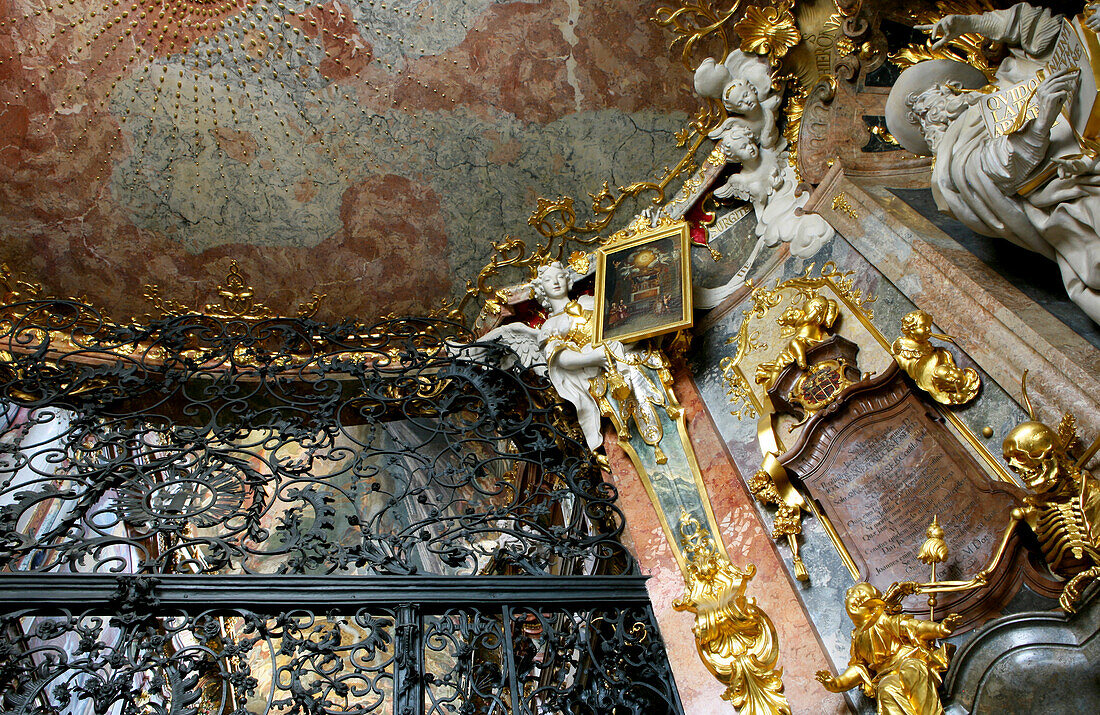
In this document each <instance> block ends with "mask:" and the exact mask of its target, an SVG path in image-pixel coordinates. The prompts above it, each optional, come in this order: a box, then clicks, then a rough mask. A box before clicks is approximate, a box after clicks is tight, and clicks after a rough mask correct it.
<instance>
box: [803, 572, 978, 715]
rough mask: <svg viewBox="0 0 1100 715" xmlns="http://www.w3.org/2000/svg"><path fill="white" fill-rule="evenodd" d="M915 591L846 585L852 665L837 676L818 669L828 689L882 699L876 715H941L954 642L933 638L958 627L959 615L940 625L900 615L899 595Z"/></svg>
mask: <svg viewBox="0 0 1100 715" xmlns="http://www.w3.org/2000/svg"><path fill="white" fill-rule="evenodd" d="M909 592H911V591H905V590H898V591H897V592H894V591H893V590H891V593H890V594H888V595H887V596H883V595H882V593H881V592H880V591H879V590H878V589H877V588H875V587H874V586H872V585H871V584H869V583H866V582H864V583H857V584H856V585H855V586H852V587H851V588H849V589H848V591H847V593H846V594H845V597H844V607H845V609H846V610H847V611H848V616H849V617H850V618H851V619H852V622H853V623H854V624H855V628H854V629H853V630H852V658H851V660H850V661H849V665H848V668H847V669H846V670H845V671H844V672H843V673H841V674H840V675H836V676H834V675H833V674H832V673H830V672H829V671H827V670H819V671H818V672H817V679H818V680H819V681H820V682H821V684H822V685H824V686H825V689H826V690H828V691H830V692H833V693H840V692H843V691H845V690H851V689H852V688H854V687H856V686H860V687H861V688H862V689H863V693H864V694H865V695H867V697H871V698H875V699H876V701H877V702H878V710H877V712H878V715H943V705H942V704H941V703H940V695H939V692H938V689H939V686H940V683H941V682H942V679H943V673H944V671H946V670H947V665H948V661H949V659H950V657H951V650H952V649H953V648H952V646H949V645H941V646H939V647H933V644H932V643H933V641H935V640H936V639H937V638H944V637H946V636H948V635H950V634H951V632H952V631H954V630H955V626H956V625H957V624H958V622H959V617H958V615H955V614H952V615H950V616H947V617H946V618H944V619H943V621H941V622H939V623H937V622H936V621H924V620H920V619H918V618H912V617H910V616H905V615H902V613H901V599H902V597H903V596H904V595H905V594H906V593H909Z"/></svg>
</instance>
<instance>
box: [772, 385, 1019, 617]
mask: <svg viewBox="0 0 1100 715" xmlns="http://www.w3.org/2000/svg"><path fill="white" fill-rule="evenodd" d="M780 461H781V462H782V463H783V466H784V467H785V468H786V469H787V470H789V471H790V472H791V473H792V474H793V475H794V476H796V477H797V479H798V480H799V481H801V483H802V485H803V486H804V487H805V489H806V490H807V491H808V492H809V493H810V495H811V496H812V497H813V498H814V499H815V500H816V501H817V502H818V503H819V504H820V506H821V508H822V510H823V511H824V512H825V514H826V515H827V516H828V517H829V519H830V520H831V521H832V523H833V526H834V527H835V528H836V530H837V532H838V534H839V536H840V538H841V540H842V541H843V542H844V544H845V546H846V547H847V549H848V551H849V552H850V554H851V555H852V558H853V560H855V562H856V564H857V566H858V567H859V569H860V570H861V572H862V576H863V578H865V579H866V580H868V581H870V582H871V583H872V584H874V585H875V586H876V587H878V588H880V589H882V590H885V589H886V588H888V587H889V586H890V584H892V583H894V582H896V581H927V580H928V578H929V576H930V569H929V567H928V566H926V565H925V564H922V563H921V562H919V561H918V560H917V556H916V552H917V549H918V548H919V547H920V545H921V543H923V541H924V540H925V538H926V537H925V530H926V529H927V528H928V525H929V523H930V522H931V521H932V517H933V516H937V517H938V518H939V523H940V525H941V526H942V527H943V530H944V532H945V534H946V540H947V543H948V547H949V548H950V552H951V553H950V556H949V557H948V559H947V561H946V562H945V563H943V564H940V565H939V566H938V567H937V578H939V579H941V580H945V579H966V578H971V577H973V576H974V575H975V574H976V573H977V572H978V571H979V570H980V569H981V568H982V567H983V566H984V565H985V564H986V563H987V562H988V561H989V559H990V558H991V557H992V555H993V552H994V551H995V550H996V548H997V544H998V541H999V539H1000V537H1001V534H1002V532H1003V530H1004V528H1005V526H1006V525H1007V521H1008V516H1009V513H1010V512H1011V510H1012V509H1013V507H1015V506H1016V505H1017V503H1018V500H1019V498H1020V497H1021V496H1022V492H1021V491H1020V490H1019V489H1017V488H1016V487H1014V486H1013V485H1008V484H1004V483H1003V482H998V481H994V480H992V479H991V478H990V477H989V476H988V475H987V474H986V472H985V471H984V470H983V469H982V468H981V466H980V465H979V464H978V463H977V461H976V460H975V459H974V458H973V457H972V456H971V455H970V454H969V453H968V452H967V451H966V450H965V449H964V448H963V446H962V444H961V443H960V442H959V440H958V439H957V438H956V437H955V436H954V435H953V434H952V433H951V432H950V431H949V430H948V428H947V427H946V426H945V425H944V424H943V422H942V420H941V418H940V417H939V415H938V414H937V413H936V412H935V411H934V408H932V407H931V406H930V405H927V404H926V403H925V402H924V401H923V400H922V399H921V398H920V397H919V396H918V395H917V394H914V392H913V391H912V389H911V387H910V385H909V384H908V381H907V380H906V379H905V378H904V376H903V375H902V373H901V372H900V370H898V369H897V366H896V365H892V366H891V367H890V368H888V369H887V370H886V371H885V372H884V373H883V374H882V375H879V376H876V377H873V378H870V379H867V380H864V381H862V382H859V383H857V384H855V385H852V386H851V387H848V388H847V389H846V390H845V391H844V392H843V393H842V395H841V396H840V397H839V398H838V399H837V400H836V401H835V402H834V403H833V404H832V405H830V406H829V408H827V409H826V410H823V411H822V412H821V413H819V414H817V415H815V416H814V417H813V418H811V420H810V422H809V423H807V426H806V429H805V430H804V431H803V433H802V434H801V435H800V437H799V440H798V442H797V443H796V444H795V445H794V446H793V447H792V448H791V449H790V450H789V451H788V452H787V453H786V454H785V455H783V456H781V457H780ZM1013 572H1015V569H1012V568H1009V569H1003V570H1001V571H1000V572H999V573H998V574H995V575H994V578H995V579H996V580H997V581H996V583H992V584H990V585H989V586H987V587H985V588H983V589H981V590H978V591H971V592H968V593H958V594H943V595H942V596H940V605H939V606H937V610H938V611H939V612H942V613H947V612H958V613H960V615H962V616H963V617H964V622H973V621H975V620H978V619H980V618H981V616H983V615H984V614H986V613H988V612H991V611H995V610H996V609H997V608H998V607H999V605H1000V604H1001V603H1003V602H1004V600H1005V598H1007V597H1010V596H1011V593H1010V592H1014V591H1015V589H1016V588H1018V584H1019V579H1018V578H1016V575H1015V574H1014V573H1013Z"/></svg>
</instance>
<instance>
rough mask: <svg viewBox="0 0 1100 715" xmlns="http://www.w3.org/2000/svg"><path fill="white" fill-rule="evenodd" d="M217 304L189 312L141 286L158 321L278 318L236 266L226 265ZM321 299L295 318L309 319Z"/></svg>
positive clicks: (150, 287) (315, 295)
mask: <svg viewBox="0 0 1100 715" xmlns="http://www.w3.org/2000/svg"><path fill="white" fill-rule="evenodd" d="M216 292H217V294H218V296H219V297H220V298H221V302H220V303H207V304H206V305H204V306H203V307H202V308H191V307H189V306H187V305H186V304H184V303H182V302H180V301H178V300H173V299H172V298H168V297H166V296H164V295H162V294H161V291H160V287H159V286H156V285H147V286H145V292H144V295H145V298H146V300H148V301H149V302H150V303H152V304H153V308H155V309H156V310H157V312H158V313H160V315H161V316H162V317H175V316H180V315H187V314H201V315H208V316H210V317H212V318H224V319H227V320H268V319H270V318H275V317H279V316H277V315H276V314H275V313H274V312H272V310H271V309H270V308H268V307H267V305H265V304H264V303H262V302H260V301H259V300H257V299H256V289H255V288H253V287H252V286H251V285H249V284H248V279H247V278H246V277H245V275H244V273H242V272H241V267H240V264H238V263H237V262H236V261H230V262H229V271H228V273H226V276H225V282H224V283H223V284H222V285H219V286H218V287H217V289H216ZM324 299H325V294H324V293H316V292H314V293H313V294H312V299H311V300H310V301H308V302H306V303H302V304H300V305H299V306H298V311H297V317H299V318H312V317H313V316H314V315H315V314H316V313H317V309H318V308H319V307H320V305H321V301H322V300H324Z"/></svg>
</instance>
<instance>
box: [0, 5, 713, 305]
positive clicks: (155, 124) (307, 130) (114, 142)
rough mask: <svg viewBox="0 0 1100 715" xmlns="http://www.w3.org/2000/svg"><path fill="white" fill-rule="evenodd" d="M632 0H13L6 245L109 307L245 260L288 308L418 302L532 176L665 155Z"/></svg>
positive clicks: (446, 290) (502, 221)
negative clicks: (311, 301)
mask: <svg viewBox="0 0 1100 715" xmlns="http://www.w3.org/2000/svg"><path fill="white" fill-rule="evenodd" d="M656 7H657V3H650V2H641V3H639V2H637V1H636V0H602V1H601V2H595V0H550V1H548V2H507V1H504V2H494V1H493V0H387V1H386V2H381V1H379V0H327V1H325V2H317V1H313V2H311V1H310V0H283V1H281V2H280V1H273V0H257V1H252V0H0V101H2V106H0V245H2V248H0V260H2V261H4V262H6V263H7V264H8V265H9V266H10V267H11V268H12V269H14V270H16V271H20V272H23V273H25V274H26V275H27V276H29V277H30V278H31V279H33V280H35V281H39V282H41V283H43V284H44V285H45V287H46V289H47V290H48V291H49V292H51V293H54V294H59V295H74V296H77V295H80V296H86V297H87V298H89V299H90V300H91V301H92V302H93V303H95V304H98V305H101V306H103V307H105V308H106V309H107V310H108V311H109V312H110V313H111V314H113V315H116V316H120V317H126V316H133V315H143V314H146V313H148V312H149V311H150V305H149V303H148V301H147V300H146V299H145V298H143V296H142V294H143V286H144V285H145V284H156V285H158V286H159V287H160V290H161V293H162V295H165V296H169V297H171V298H174V299H176V300H179V301H182V302H184V303H187V304H189V305H201V304H202V302H203V301H204V300H206V299H209V298H210V297H211V291H212V290H213V288H214V286H216V285H218V284H219V283H221V282H224V278H225V276H226V274H227V272H228V269H229V263H230V260H231V259H236V260H237V261H239V263H240V265H241V268H242V270H243V271H244V273H245V274H246V276H248V278H249V279H250V282H251V283H252V284H253V285H255V286H256V288H257V297H258V298H261V299H263V300H264V301H265V302H266V303H267V304H268V305H269V306H270V307H271V308H273V309H275V310H277V311H280V312H289V313H293V311H294V307H295V306H296V305H297V303H298V302H299V301H302V300H305V299H308V298H309V294H310V292H311V291H314V290H316V291H319V292H324V293H327V294H328V298H327V299H326V301H325V302H324V303H323V304H322V308H321V311H320V313H319V315H321V316H323V317H328V318H334V317H337V316H353V317H360V318H364V319H367V318H370V317H373V316H376V315H380V314H383V313H388V312H391V311H392V312H420V311H424V310H427V309H429V308H431V307H435V306H436V305H437V304H438V303H439V301H440V300H441V299H443V298H445V297H447V296H453V295H456V294H457V293H458V292H460V291H461V290H462V288H463V287H464V285H465V282H466V280H467V279H469V278H472V277H474V275H475V274H476V272H477V270H478V268H479V267H480V266H481V265H483V264H484V263H485V261H486V260H487V258H488V255H489V242H490V241H491V240H499V239H501V238H502V237H504V236H505V235H506V234H510V235H513V236H517V237H523V238H527V239H537V238H538V236H537V234H535V233H534V231H533V229H532V228H531V227H530V226H528V225H527V217H528V216H529V215H530V213H531V211H532V209H533V208H534V206H535V203H536V198H537V197H539V196H546V197H548V198H554V197H557V196H560V195H569V196H575V197H578V201H580V200H581V199H583V198H585V197H586V195H587V193H588V192H590V191H595V190H596V189H597V188H598V187H599V186H600V185H601V184H602V182H603V181H604V180H610V181H611V182H612V183H613V184H615V183H625V182H630V181H634V180H638V179H642V178H645V177H648V176H651V175H653V174H654V173H655V171H656V170H658V169H659V168H660V167H662V166H664V165H666V164H669V163H672V162H673V161H674V160H675V159H676V158H678V157H677V153H676V149H675V146H674V140H673V133H674V132H675V131H676V130H677V129H679V128H681V127H682V126H683V125H684V124H685V122H686V120H687V116H688V113H689V112H690V111H692V109H693V108H694V107H695V106H696V102H695V100H694V99H693V98H692V95H691V90H690V82H689V81H690V77H689V76H688V75H687V73H686V72H685V71H684V70H683V69H682V68H680V67H679V66H678V65H676V64H674V63H673V61H672V58H671V57H670V54H669V51H668V43H669V41H670V40H671V37H670V36H669V35H668V34H667V33H666V31H665V30H662V29H661V28H659V27H657V26H655V25H654V24H653V23H651V22H650V21H649V20H648V18H649V17H650V16H651V15H653V13H654V11H655V9H656Z"/></svg>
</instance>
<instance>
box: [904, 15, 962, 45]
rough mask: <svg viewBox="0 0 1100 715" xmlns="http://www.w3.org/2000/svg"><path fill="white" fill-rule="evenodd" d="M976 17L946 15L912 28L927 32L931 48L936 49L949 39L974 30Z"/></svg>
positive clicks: (949, 40)
mask: <svg viewBox="0 0 1100 715" xmlns="http://www.w3.org/2000/svg"><path fill="white" fill-rule="evenodd" d="M976 19H977V18H976V17H975V16H973V15H947V16H945V17H943V18H942V19H940V20H938V21H936V22H935V23H933V24H931V25H914V26H913V29H914V30H921V31H922V32H927V33H928V39H929V40H930V41H931V42H932V44H931V49H933V50H938V49H940V48H941V47H943V46H944V45H946V44H947V43H948V42H951V40H954V39H956V38H958V37H960V36H962V35H965V34H967V33H969V32H976V31H977V27H976V23H975V22H974V21H975V20H976Z"/></svg>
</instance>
